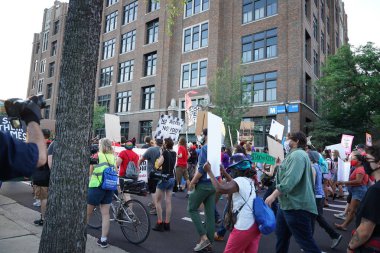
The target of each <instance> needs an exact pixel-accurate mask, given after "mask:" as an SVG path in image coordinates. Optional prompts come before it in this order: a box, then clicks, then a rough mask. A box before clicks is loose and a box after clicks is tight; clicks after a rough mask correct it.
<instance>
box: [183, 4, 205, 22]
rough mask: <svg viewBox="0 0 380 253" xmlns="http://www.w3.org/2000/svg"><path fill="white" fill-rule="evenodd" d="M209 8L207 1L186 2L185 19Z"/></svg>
mask: <svg viewBox="0 0 380 253" xmlns="http://www.w3.org/2000/svg"><path fill="white" fill-rule="evenodd" d="M208 8H209V0H187V3H186V6H185V17H186V18H187V17H190V16H193V15H195V14H198V13H200V12H203V11H207V10H208Z"/></svg>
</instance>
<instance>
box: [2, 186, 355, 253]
mask: <svg viewBox="0 0 380 253" xmlns="http://www.w3.org/2000/svg"><path fill="white" fill-rule="evenodd" d="M0 194H1V195H4V196H6V197H8V198H11V199H14V200H15V201H17V202H18V203H20V204H21V205H23V206H25V207H28V208H31V209H34V210H39V208H37V207H34V206H33V202H34V200H33V195H32V188H31V186H30V184H29V182H6V183H3V185H2V187H1V189H0ZM133 197H135V196H133ZM136 198H137V199H139V200H140V201H142V202H143V203H144V204H146V205H147V204H148V202H149V201H150V200H151V198H150V197H137V196H136ZM224 204H225V199H222V200H220V201H219V203H218V206H217V208H218V210H219V212H220V213H222V211H223V207H224ZM172 205H173V212H172V221H171V231H170V232H156V231H151V232H150V235H149V237H148V239H147V240H146V241H145V242H144V243H142V244H140V245H133V244H131V243H129V242H128V241H127V240H126V239H125V238H124V236H123V234H122V232H121V230H120V227H119V225H118V224H117V223H116V222H111V228H110V234H109V243H110V244H111V245H114V246H117V247H119V248H122V249H124V250H126V251H128V252H132V253H134V252H136V253H155V252H167V253H178V252H193V250H192V249H193V248H194V246H195V244H196V243H198V240H199V236H198V235H197V233H196V231H195V227H194V226H193V224H192V222H191V219H190V217H189V215H188V214H187V212H186V207H187V199H186V198H185V193H183V192H178V193H175V195H174V196H173V201H172ZM344 206H345V201H344V200H336V201H334V202H332V203H331V204H330V206H329V207H328V208H325V209H324V215H325V218H326V220H327V221H328V223H329V224H333V223H334V222H338V223H340V222H341V220H338V219H336V218H335V217H334V216H333V214H334V213H338V212H341V211H342V210H343V209H344ZM201 214H202V212H201ZM37 218H39V217H36V219H37ZM150 218H151V223H152V225H154V223H155V222H156V216H155V215H150ZM30 222H31V223H33V221H32V220H31V221H30ZM352 228H353V224H351V226H350V227H349V229H348V231H346V232H343V231H339V233H341V234H342V235H343V240H342V241H341V243H340V244H339V246H338V247H337V248H336V249H334V250H332V249H330V245H331V239H330V238H329V236H328V235H327V234H326V233H325V231H323V230H322V229H321V228H320V227H319V226H318V224H316V229H315V234H314V238H315V240H316V241H317V244H318V245H319V246H320V248H321V249H322V251H324V252H342V253H343V252H346V248H347V244H348V241H349V238H350V232H349V231H351V230H352ZM88 233H90V234H91V235H93V236H96V237H99V236H100V230H96V229H89V230H88ZM227 235H228V234H227ZM227 235H226V237H225V240H224V242H214V244H213V252H223V250H224V247H225V244H226V241H227V238H228V237H227ZM275 243H276V237H275V235H274V234H271V235H269V236H262V239H261V241H260V248H259V252H262V253H264V252H274V249H275ZM289 252H291V253H293V252H301V250H300V248H299V247H298V245H297V244H296V243H295V241H294V240H292V242H291V244H290V248H289Z"/></svg>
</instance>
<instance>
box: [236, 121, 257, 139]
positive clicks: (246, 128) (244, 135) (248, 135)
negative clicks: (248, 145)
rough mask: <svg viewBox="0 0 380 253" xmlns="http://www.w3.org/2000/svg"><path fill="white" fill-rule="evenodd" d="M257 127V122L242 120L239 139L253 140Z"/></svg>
mask: <svg viewBox="0 0 380 253" xmlns="http://www.w3.org/2000/svg"><path fill="white" fill-rule="evenodd" d="M254 128H255V122H251V121H242V122H240V131H239V132H240V133H239V139H238V140H240V141H253V135H254V134H253V133H254Z"/></svg>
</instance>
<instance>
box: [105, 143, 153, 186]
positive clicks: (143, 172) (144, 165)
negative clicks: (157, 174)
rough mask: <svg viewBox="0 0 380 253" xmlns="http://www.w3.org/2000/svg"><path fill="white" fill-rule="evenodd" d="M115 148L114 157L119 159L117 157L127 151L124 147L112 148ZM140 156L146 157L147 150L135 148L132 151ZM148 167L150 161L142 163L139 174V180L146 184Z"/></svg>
mask: <svg viewBox="0 0 380 253" xmlns="http://www.w3.org/2000/svg"><path fill="white" fill-rule="evenodd" d="M112 147H113V151H114V155H115V157H116V159H117V157H118V156H119V154H120V153H121V152H122V151H123V150H125V148H124V147H117V146H112ZM132 150H133V151H134V152H135V153H136V154H137V155H138V156H139V158H141V156H143V155H144V153H145V151H146V149H142V148H134V149H132ZM147 167H148V161H147V160H144V161H143V162H141V163H140V173H139V178H138V179H139V180H144V181H145V182H146V183H147V182H148V175H147V174H148V173H147V169H148V168H147Z"/></svg>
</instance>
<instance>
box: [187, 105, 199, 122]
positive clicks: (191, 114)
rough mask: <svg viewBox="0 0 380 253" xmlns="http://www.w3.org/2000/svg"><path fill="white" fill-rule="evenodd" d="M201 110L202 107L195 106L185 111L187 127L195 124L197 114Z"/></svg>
mask: <svg viewBox="0 0 380 253" xmlns="http://www.w3.org/2000/svg"><path fill="white" fill-rule="evenodd" d="M201 110H202V106H200V105H196V106H190V107H189V110H188V111H187V120H188V121H187V122H188V123H187V125H188V126H192V125H194V124H196V123H197V115H198V112H199V111H201Z"/></svg>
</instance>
